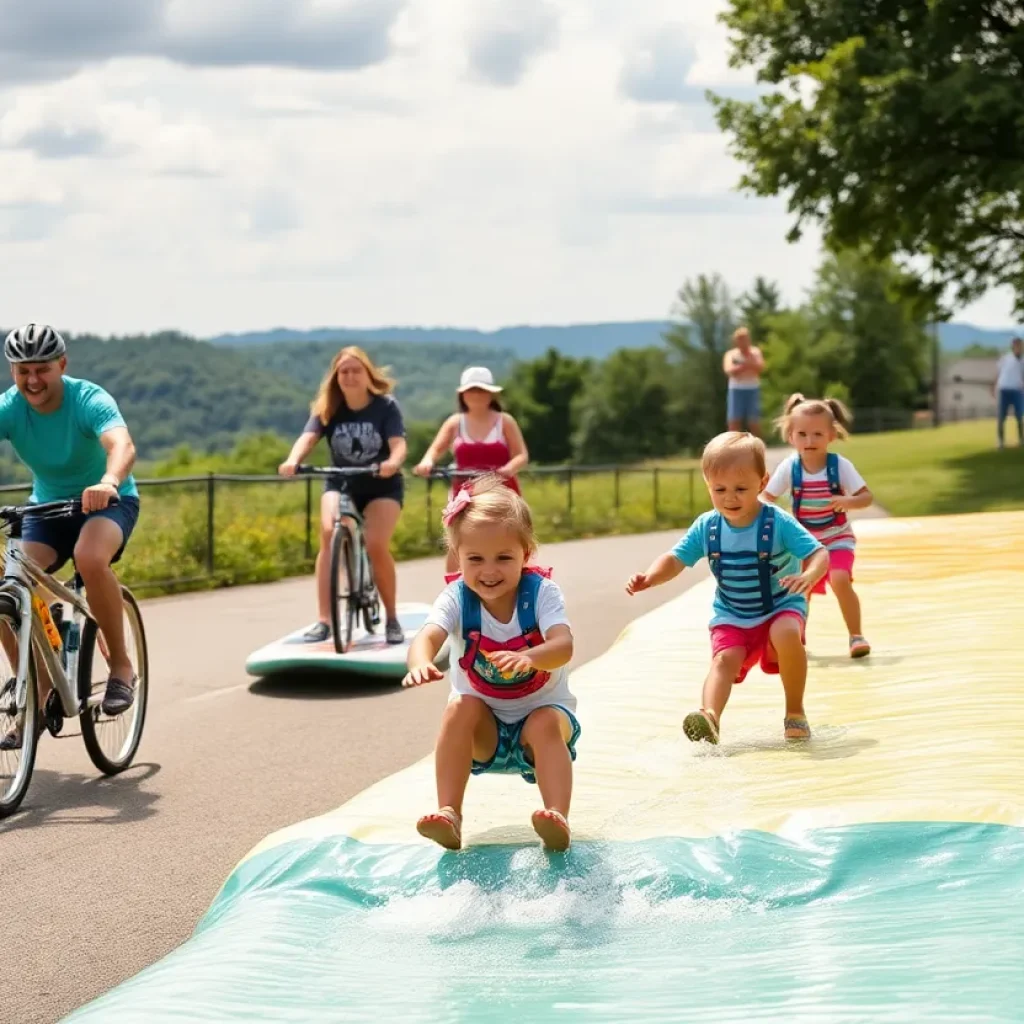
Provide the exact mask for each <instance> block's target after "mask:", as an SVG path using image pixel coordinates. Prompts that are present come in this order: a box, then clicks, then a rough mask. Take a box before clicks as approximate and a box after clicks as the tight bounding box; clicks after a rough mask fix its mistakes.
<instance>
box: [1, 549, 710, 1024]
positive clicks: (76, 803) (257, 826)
mask: <svg viewBox="0 0 1024 1024" xmlns="http://www.w3.org/2000/svg"><path fill="white" fill-rule="evenodd" d="M676 539H678V532H670V533H662V534H647V535H642V536H631V537H612V538H604V539H600V540H590V541H571V542H568V543H564V544H553V545H550V546H548V547H547V548H546V549H544V550H543V551H542V552H541V555H540V560H541V561H542V562H543V563H544V564H549V565H552V566H553V567H554V569H555V579H557V580H558V582H559V584H560V585H561V586H562V587H563V589H564V591H565V593H566V599H567V603H568V607H569V612H570V615H571V616H572V620H573V629H574V633H575V636H576V656H575V659H574V664H575V665H579V664H582V663H584V662H586V661H590V660H591V659H593V658H595V657H596V656H598V655H599V654H601V653H602V652H603V651H604V650H605V649H606V648H607V647H608V646H609V645H610V644H611V643H612V642H613V641H614V640H615V638H616V637H617V636H618V634H619V632H620V631H621V630H622V629H623V627H625V626H626V625H627V623H628V622H629V621H630V620H631V619H632V618H633V617H634V616H636V615H638V614H641V613H643V612H644V611H648V610H650V609H652V608H654V607H655V606H656V605H657V604H659V603H661V602H663V601H665V600H668V599H669V598H671V597H673V596H675V595H676V594H678V593H680V592H681V590H682V589H683V587H684V586H686V585H692V583H693V582H695V581H697V580H699V579H702V578H704V577H705V576H706V575H707V574H706V571H702V570H700V569H698V570H696V571H694V572H691V573H686V574H684V576H683V577H681V578H680V580H679V582H678V583H676V584H674V585H670V586H667V587H663V588H661V589H659V590H657V591H655V592H653V593H647V594H643V595H639V596H638V597H636V598H632V599H630V598H628V597H627V596H626V594H625V592H624V590H623V586H624V584H625V581H626V579H627V577H628V576H629V574H630V573H632V572H634V571H638V570H641V569H643V568H645V567H646V566H647V565H648V564H649V562H650V561H651V560H652V559H653V558H654V556H655V555H656V554H658V553H659V552H660V551H662V550H664V549H665V548H666V547H667V546H669V545H670V544H672V543H674V541H675V540H676ZM442 571H443V570H442V563H441V560H440V559H428V560H423V561H416V562H407V563H404V564H402V565H400V566H399V596H400V599H401V600H405V601H425V602H429V601H432V600H433V598H434V597H435V596H436V595H437V593H438V591H439V589H440V587H441V585H442V579H441V576H442ZM312 609H313V582H312V579H311V578H303V579H295V580H286V581H283V582H280V583H272V584H266V585H263V586H255V587H238V588H233V589H230V590H221V591H217V592H212V593H205V594H198V595H197V594H193V595H182V596H177V597H165V598H156V599H153V600H150V601H146V602H144V603H143V614H144V616H145V622H146V629H147V636H148V639H149V644H150V667H151V690H150V705H149V713H148V717H147V724H146V731H145V734H144V736H143V740H142V746H141V748H140V750H139V755H138V760H137V762H136V765H135V766H133V768H131V769H129V770H128V771H127V772H125V773H124V774H122V775H120V776H118V777H117V778H114V779H105V778H103V777H102V776H99V775H98V773H97V772H96V770H95V769H94V768H93V766H92V764H91V763H90V762H89V760H88V757H87V755H86V753H85V749H84V747H83V746H82V741H81V739H80V738H79V736H78V730H77V727H75V723H68V725H67V726H65V728H66V730H67V734H62V735H61V737H59V738H57V739H54V738H52V737H50V736H49V734H46V735H44V738H43V741H42V743H41V744H40V749H39V756H38V760H37V764H36V771H35V776H34V778H33V781H32V786H31V788H30V790H29V793H28V796H27V797H26V800H25V803H24V804H23V805H22V810H21V812H19V814H17V815H16V816H14V817H13V818H11V819H9V820H7V821H6V822H3V823H0V877H2V878H3V883H4V889H5V898H4V900H3V904H4V907H5V910H4V917H5V927H4V928H3V931H2V933H0V935H2V938H0V967H2V968H3V970H2V976H3V978H4V979H5V983H4V985H3V994H2V996H0V999H2V1002H3V1012H0V1020H4V1021H18V1022H19V1024H29V1022H37V1021H38V1022H46V1024H50V1022H53V1021H56V1020H59V1019H60V1018H61V1017H62V1016H64V1015H65V1014H67V1013H69V1012H70V1011H71V1010H73V1009H75V1008H77V1007H78V1006H80V1005H82V1004H83V1003H85V1002H87V1001H88V1000H90V999H92V998H94V997H96V996H98V995H100V994H101V993H103V992H105V991H106V990H108V989H109V988H111V987H112V986H114V985H117V984H119V983H120V982H121V981H123V980H125V979H126V978H128V977H130V976H131V975H133V974H135V973H137V972H138V971H139V970H141V969H142V968H143V967H146V966H147V965H149V964H151V963H153V962H154V961H155V960H157V959H159V958H160V957H162V956H164V955H165V954H166V953H168V952H169V951H171V950H172V949H174V948H175V947H176V946H177V945H179V944H180V943H181V942H183V941H184V940H185V939H187V938H188V936H189V935H190V933H191V931H192V929H193V927H194V926H195V924H196V922H197V921H198V919H199V918H200V916H201V915H202V914H203V912H204V911H205V910H206V908H207V907H208V906H209V904H210V902H211V900H212V899H213V898H214V896H215V895H216V893H217V890H218V889H219V887H220V885H221V883H222V882H223V880H224V878H225V877H226V876H227V875H228V873H229V872H230V871H231V869H232V868H233V867H234V866H235V864H236V863H237V862H238V861H239V860H240V859H241V858H242V857H243V856H244V855H245V854H246V852H247V851H248V850H249V849H250V848H251V847H252V846H253V845H255V844H256V843H257V842H258V841H259V840H260V839H262V838H263V837H264V836H265V835H266V834H267V833H268V832H272V831H274V830H275V829H278V828H281V827H283V826H285V825H289V824H291V823H292V822H295V821H298V820H301V819H303V818H308V817H311V816H314V815H317V814H322V813H323V812H325V811H328V810H330V809H331V808H333V807H336V806H338V805H339V804H342V803H344V802H345V801H346V800H348V799H349V798H350V797H352V796H353V795H355V794H356V793H358V792H360V791H361V790H363V789H365V788H366V787H367V786H369V785H371V784H372V783H374V782H375V781H377V780H378V779H380V778H383V777H384V776H386V775H389V774H391V773H393V772H395V771H398V770H399V769H401V768H403V767H405V766H407V765H409V764H411V763H413V762H414V761H417V760H419V759H420V758H421V757H423V756H425V755H426V754H428V753H430V751H431V749H432V748H433V742H434V737H435V732H436V729H437V724H438V720H439V716H440V713H441V710H442V708H443V706H444V703H445V699H446V697H447V693H448V684H447V681H445V682H442V683H438V684H435V685H432V686H427V687H423V688H420V689H417V690H405V691H403V690H402V689H401V688H399V687H397V686H395V685H392V684H387V685H381V684H380V683H374V682H367V681H358V682H355V681H351V680H346V678H345V677H343V676H334V677H328V678H324V679H315V680H308V681H295V680H293V681H292V682H280V683H271V682H269V681H257V680H253V679H251V678H250V677H249V676H247V675H246V673H245V670H244V665H245V660H246V657H247V656H248V655H249V653H250V652H251V651H253V650H255V649H256V648H257V647H260V646H262V645H263V644H265V643H267V642H269V641H270V640H273V639H274V638H275V637H278V636H281V635H283V634H284V633H286V632H288V631H290V630H292V629H295V628H297V627H298V626H301V625H303V624H305V623H306V622H308V621H309V620H310V614H311V611H312ZM692 682H693V684H694V685H697V684H698V683H699V680H693V681H692ZM411 829H412V822H410V830H411Z"/></svg>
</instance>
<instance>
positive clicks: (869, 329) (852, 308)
mask: <svg viewBox="0 0 1024 1024" xmlns="http://www.w3.org/2000/svg"><path fill="white" fill-rule="evenodd" d="M907 284H908V282H907V275H906V274H904V273H903V272H902V271H900V270H899V269H898V268H896V267H895V266H894V265H893V264H892V263H891V262H884V263H877V262H875V261H874V260H873V259H871V258H870V257H868V256H866V255H863V254H861V253H855V252H844V253H840V254H838V255H835V254H831V255H828V256H827V257H826V258H825V260H824V262H823V264H822V266H821V268H820V269H819V271H818V283H817V286H816V287H815V289H814V291H813V293H812V296H811V301H810V315H811V318H812V320H813V321H814V323H815V325H816V330H817V344H816V349H815V352H814V355H813V359H814V361H815V362H816V364H817V365H818V368H819V385H820V387H821V388H822V391H823V392H826V393H828V391H827V389H828V388H829V387H830V386H831V387H833V388H835V387H837V386H842V387H844V388H845V389H846V391H847V393H848V394H849V398H850V401H851V402H852V403H853V405H854V407H855V408H860V409H908V410H909V409H913V408H914V407H915V405H916V404H917V403H918V401H919V399H920V396H921V392H922V387H921V385H922V381H923V380H924V379H925V377H926V374H927V366H928V355H929V352H930V345H931V339H930V338H929V336H928V331H927V326H926V325H927V317H926V309H927V306H926V305H925V304H924V303H921V302H917V301H914V300H913V299H909V298H907V297H906V292H907Z"/></svg>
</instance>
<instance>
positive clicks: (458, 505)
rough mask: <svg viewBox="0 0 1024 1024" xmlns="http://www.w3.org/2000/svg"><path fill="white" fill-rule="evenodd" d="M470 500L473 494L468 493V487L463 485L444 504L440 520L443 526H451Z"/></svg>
mask: <svg viewBox="0 0 1024 1024" xmlns="http://www.w3.org/2000/svg"><path fill="white" fill-rule="evenodd" d="M472 500H473V495H472V494H470V493H469V488H468V487H464V488H463V489H462V490H460V491H459V492H458V493H457V494H456V495H455V497H454V498H452V499H451V501H449V502H448V504H447V505H445V507H444V511H443V512H442V513H441V522H442V523H444V525H445V526H451V525H452V523H454V522H455V520H456V519H458V517H459V514H460V513H461V512H462V511H463V510H464V509H465V508H466V507H467V506H468V505H469V503H470V502H471V501H472Z"/></svg>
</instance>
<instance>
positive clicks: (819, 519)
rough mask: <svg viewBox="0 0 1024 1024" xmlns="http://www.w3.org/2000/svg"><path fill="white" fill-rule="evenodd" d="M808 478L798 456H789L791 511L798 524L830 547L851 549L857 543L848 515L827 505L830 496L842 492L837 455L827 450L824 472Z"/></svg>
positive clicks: (829, 502)
mask: <svg viewBox="0 0 1024 1024" xmlns="http://www.w3.org/2000/svg"><path fill="white" fill-rule="evenodd" d="M815 477H816V479H811V480H808V479H807V478H806V477H805V475H804V468H803V464H802V463H801V461H800V458H799V456H797V457H796V458H794V459H793V479H792V483H791V490H792V493H793V515H794V516H795V517H796V519H797V520H798V522H799V523H800V525H801V526H803V527H804V529H806V530H807V531H808V532H809V533H810V534H812V535H813V536H814V537H815V538H816V539H817V540H819V541H820V542H821V543H822V544H824V545H825V547H827V548H830V549H831V550H833V551H838V550H843V549H847V550H850V551H852V550H853V549H854V547H856V544H857V538H856V537H855V536H854V534H853V526H852V525H851V523H850V517H849V516H848V515H847V514H846V513H845V512H836V511H835V510H834V509H832V508H830V505H831V504H832V498H833V497H835V496H836V495H839V494H842V493H843V488H842V485H841V484H840V482H839V456H838V455H836V454H835V453H834V452H829V453H828V456H827V458H826V460H825V474H824V478H821V475H820V474H817V473H816V474H815Z"/></svg>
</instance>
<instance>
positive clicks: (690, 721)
mask: <svg viewBox="0 0 1024 1024" xmlns="http://www.w3.org/2000/svg"><path fill="white" fill-rule="evenodd" d="M683 733H684V734H685V736H686V738H687V739H688V740H691V741H692V742H694V743H700V742H702V741H703V742H704V743H717V742H718V722H716V721H715V713H714V712H713V711H708V710H707V708H701V709H700V711H691V712H690V714H688V715H687V716H686V717H685V718H684V719H683Z"/></svg>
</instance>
